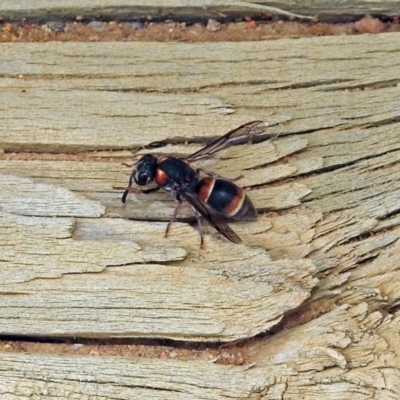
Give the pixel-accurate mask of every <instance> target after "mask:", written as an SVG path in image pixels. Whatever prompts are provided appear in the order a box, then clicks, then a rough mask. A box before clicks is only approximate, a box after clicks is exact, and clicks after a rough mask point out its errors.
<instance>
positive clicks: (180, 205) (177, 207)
mask: <svg viewBox="0 0 400 400" xmlns="http://www.w3.org/2000/svg"><path fill="white" fill-rule="evenodd" d="M176 200H178V205H177V206H176V208H175V211H174V215H173V216H172V217H171V219H170V220H169V221H168V224H167V228H166V229H165V237H167V236H168V232H169V228H170V227H171V224H172V223H173V222H174V221H175V220H176V217H177V216H178V214H179V211H180V210H181V207H182V203H183V200H182V199H181V198H180V197H179V195H178V196H176Z"/></svg>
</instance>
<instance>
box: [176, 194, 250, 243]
mask: <svg viewBox="0 0 400 400" xmlns="http://www.w3.org/2000/svg"><path fill="white" fill-rule="evenodd" d="M180 194H181V195H182V197H183V198H184V199H185V200H186V201H187V202H188V203H189V204H190V205H191V206H192V207H193V208H194V209H195V210H197V211H198V212H199V213H200V214H201V215H202V216H203V217H204V218H205V219H206V220H207V221H208V223H209V224H210V225H211V226H213V227H214V228H215V229H216V230H217V231H218V232H219V233H220V234H221V235H223V236H225V237H226V238H227V239H228V240H230V241H231V242H233V243H241V242H242V239H240V237H239V236H238V235H237V234H236V233H235V232H234V231H233V230H232V229H231V228H230V226H229V225H228V224H227V223H226V221H225V220H224V219H223V218H222V217H221V216H220V215H219V214H218V213H217V212H216V211H215V210H214V209H213V208H211V207H210V206H209V205H208V204H206V203H204V201H203V200H201V199H200V198H199V197H198V196H197V195H196V194H195V193H192V192H189V191H186V190H182V191H180Z"/></svg>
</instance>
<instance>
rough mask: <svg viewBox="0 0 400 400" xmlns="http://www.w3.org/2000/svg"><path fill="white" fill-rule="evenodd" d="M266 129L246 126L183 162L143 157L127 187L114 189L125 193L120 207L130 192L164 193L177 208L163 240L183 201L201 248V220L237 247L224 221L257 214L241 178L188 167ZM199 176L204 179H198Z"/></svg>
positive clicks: (258, 123) (258, 124)
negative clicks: (193, 218) (239, 183)
mask: <svg viewBox="0 0 400 400" xmlns="http://www.w3.org/2000/svg"><path fill="white" fill-rule="evenodd" d="M261 125H263V127H262V126H261ZM265 127H266V124H265V122H263V121H252V122H248V123H246V124H244V125H241V126H239V127H238V128H236V129H233V130H232V131H230V132H228V133H227V134H225V135H223V136H221V137H220V138H219V139H216V140H215V141H213V142H211V143H210V144H208V145H207V146H205V147H204V148H202V149H201V150H198V151H196V152H195V153H193V154H191V155H190V156H188V157H186V158H177V157H172V156H168V155H165V156H156V155H153V154H146V155H144V156H142V157H141V158H140V159H139V161H138V162H137V164H136V167H135V168H134V170H133V172H132V174H131V176H130V178H129V184H128V186H127V187H114V189H118V190H125V192H124V194H123V195H122V199H121V200H122V202H123V203H125V202H126V198H127V196H128V193H130V192H132V193H143V194H149V193H153V192H156V191H158V190H160V189H163V190H164V191H166V192H168V193H170V194H171V195H173V196H174V197H175V199H176V200H177V202H178V204H177V206H176V208H175V211H174V213H173V215H172V217H171V219H170V220H169V222H168V224H167V227H166V230H165V236H166V237H167V236H168V231H169V229H170V226H171V224H172V223H173V222H174V221H175V220H176V218H177V216H178V214H179V211H180V209H181V207H182V204H183V201H184V200H186V201H187V202H188V203H189V204H190V205H191V207H192V209H193V211H194V215H195V216H196V219H197V223H198V227H199V232H200V247H203V232H202V226H201V217H203V218H204V219H205V220H206V221H207V222H208V223H209V224H210V225H211V226H213V227H214V228H215V229H216V230H217V231H218V232H219V233H221V234H222V235H223V236H224V237H225V238H226V239H228V240H230V241H231V242H233V243H240V242H241V239H240V237H239V236H238V235H237V234H236V233H235V232H234V231H233V230H232V229H231V228H230V226H229V225H228V224H227V222H226V221H225V219H228V218H232V219H237V220H248V219H255V218H257V210H256V208H255V207H254V205H253V203H252V202H251V200H250V198H249V197H248V196H247V194H246V192H245V190H244V189H242V188H241V187H239V186H237V185H236V184H235V183H234V181H235V180H237V179H239V178H241V177H242V176H239V177H237V178H235V179H228V178H224V177H222V176H220V175H218V174H216V173H214V172H212V171H208V170H205V169H203V168H197V169H193V168H192V167H191V166H190V164H191V163H193V162H195V161H198V160H201V159H205V158H209V157H211V156H212V155H214V154H215V153H217V152H219V151H221V150H223V149H226V148H227V147H230V146H233V145H237V144H242V143H246V142H249V141H251V140H252V139H253V138H254V137H256V136H259V135H260V134H262V133H264V131H265ZM201 174H204V175H206V176H204V177H201ZM133 181H134V182H135V183H136V184H137V185H139V186H146V185H148V184H151V183H155V186H153V187H151V188H149V189H139V188H133V187H132V183H133Z"/></svg>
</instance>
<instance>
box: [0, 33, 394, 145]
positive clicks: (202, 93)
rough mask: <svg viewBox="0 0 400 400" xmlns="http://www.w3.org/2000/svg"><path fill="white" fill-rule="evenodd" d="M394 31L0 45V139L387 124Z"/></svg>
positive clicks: (107, 140) (102, 139)
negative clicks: (250, 124)
mask: <svg viewBox="0 0 400 400" xmlns="http://www.w3.org/2000/svg"><path fill="white" fill-rule="evenodd" d="M398 38H399V35H398V34H383V35H376V36H367V35H365V36H352V37H325V38H302V39H296V40H295V39H280V40H275V41H266V42H257V43H205V44H198V43H197V44H187V43H162V44H161V43H87V44H82V43H81V44H78V43H46V44H38V43H29V44H28V43H27V44H19V45H12V44H7V45H2V52H1V56H0V57H1V61H2V62H1V64H0V74H1V75H3V76H4V78H3V79H1V80H0V88H1V93H2V96H1V98H0V106H1V107H2V109H3V112H2V114H1V116H0V118H1V119H0V121H1V125H2V127H3V128H2V131H1V132H0V147H1V148H4V149H6V150H19V149H21V148H27V149H31V150H38V151H53V152H54V151H56V152H60V151H64V152H67V151H82V150H85V149H87V150H94V149H97V150H101V149H126V148H135V147H140V146H143V145H144V144H148V143H149V142H152V141H155V140H164V139H175V140H177V141H181V142H183V141H185V140H192V141H193V140H199V139H202V138H206V137H210V136H213V137H215V136H217V135H218V134H222V133H223V132H224V131H227V130H229V129H231V128H232V127H234V126H235V125H239V124H241V123H243V122H247V121H249V120H252V119H262V120H266V121H268V123H270V124H271V125H273V126H271V128H270V130H269V131H270V132H271V133H272V134H274V133H281V134H284V133H286V134H287V133H303V132H309V131H312V130H317V129H322V128H332V127H333V128H336V129H337V128H339V127H340V128H341V129H347V130H348V129H351V128H356V127H358V128H360V127H363V126H365V125H371V124H372V125H380V124H384V123H390V121H393V120H395V119H396V117H397V113H396V110H398V107H399V100H398V89H397V87H396V84H397V71H398V69H399V59H398V57H397V48H398ZM355 48H356V49H357V57H354V49H355ZM282 49H285V52H284V56H283V53H282ZM151 54H157V62H154V60H153V59H152V58H151V57H149V55H151ZM43 58H45V59H46V64H43V62H42V60H43ZM249 60H251V62H250V61H249ZM210 64H211V65H212V66H213V67H212V68H208V67H207V66H208V65H210ZM249 65H251V68H249ZM366 66H368V67H366ZM161 72H162V73H161ZM19 75H23V76H25V79H19V78H18V76H19ZM43 75H45V76H47V79H45V80H43ZM60 75H62V76H64V77H68V79H67V80H60V79H58V77H59V76H60ZM12 77H15V78H12ZM87 78H90V79H87ZM110 78H112V79H110ZM391 87H392V88H391ZM378 88H383V89H382V90H377V89H378ZM284 89H285V90H284ZM361 89H376V90H361ZM288 91H289V92H290V96H288V94H287V93H288ZM149 92H150V93H149ZM23 104H30V118H29V119H27V118H26V109H25V107H24V106H23ZM61 104H62V107H60V105H61ZM231 114H233V115H231ZM150 121H151V123H150ZM283 122H284V123H283ZM277 123H279V124H277Z"/></svg>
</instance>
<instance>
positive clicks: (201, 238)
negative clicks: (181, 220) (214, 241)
mask: <svg viewBox="0 0 400 400" xmlns="http://www.w3.org/2000/svg"><path fill="white" fill-rule="evenodd" d="M192 209H193V213H194V216H195V217H196V220H197V226H198V227H199V233H200V248H201V249H204V238H203V226H202V225H201V214H200V213H199V212H198V211H197V210H196V209H195V208H193V207H192Z"/></svg>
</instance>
